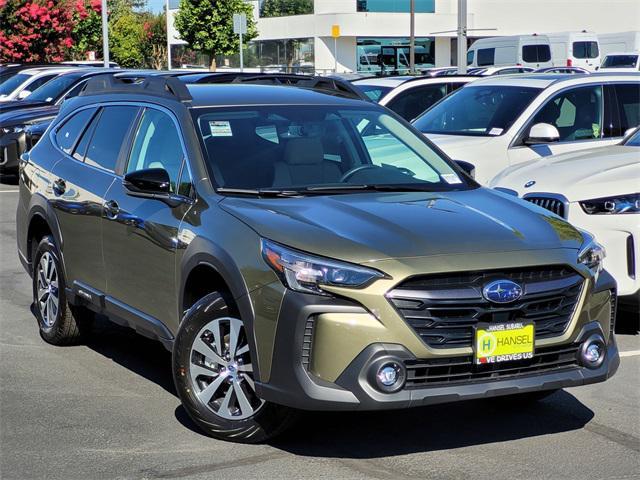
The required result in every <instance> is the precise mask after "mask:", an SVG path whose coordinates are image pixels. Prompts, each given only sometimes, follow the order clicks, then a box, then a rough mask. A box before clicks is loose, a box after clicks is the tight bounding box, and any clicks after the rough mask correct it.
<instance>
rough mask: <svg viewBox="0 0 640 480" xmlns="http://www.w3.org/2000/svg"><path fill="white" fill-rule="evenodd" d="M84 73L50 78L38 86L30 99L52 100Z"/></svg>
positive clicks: (38, 100)
mask: <svg viewBox="0 0 640 480" xmlns="http://www.w3.org/2000/svg"><path fill="white" fill-rule="evenodd" d="M82 75H83V73H78V74H76V75H72V74H69V75H61V76H59V77H57V78H54V79H53V80H49V81H48V82H47V83H45V84H44V85H42V86H41V87H40V88H36V89H35V90H34V91H33V93H31V95H29V101H30V102H32V101H33V102H51V101H53V100H55V99H56V98H57V97H58V96H59V95H61V94H62V93H64V92H65V91H66V90H67V88H68V87H70V86H71V85H73V84H74V83H75V81H76V80H77V79H78V78H80V77H81V76H82Z"/></svg>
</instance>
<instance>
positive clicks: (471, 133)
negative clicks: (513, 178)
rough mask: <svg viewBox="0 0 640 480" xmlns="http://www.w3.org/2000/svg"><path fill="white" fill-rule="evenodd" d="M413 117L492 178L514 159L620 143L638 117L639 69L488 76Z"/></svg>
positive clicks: (481, 177) (483, 178)
mask: <svg viewBox="0 0 640 480" xmlns="http://www.w3.org/2000/svg"><path fill="white" fill-rule="evenodd" d="M413 124H414V126H415V127H417V128H418V129H419V130H420V131H421V132H423V133H425V134H426V136H427V137H428V138H429V139H430V140H432V141H433V142H434V143H435V144H436V145H437V146H438V147H440V148H441V149H442V150H444V152H445V153H447V154H448V155H449V157H451V158H452V159H454V160H464V161H467V162H470V163H472V164H473V165H475V167H476V179H477V180H478V181H479V182H480V183H486V182H488V181H489V180H490V179H491V178H493V177H494V176H495V175H497V174H498V173H499V172H500V171H502V170H503V169H505V168H507V167H509V166H510V165H516V164H518V163H522V162H525V161H527V160H533V159H536V158H541V157H546V156H549V155H554V154H558V153H565V152H573V151H576V150H583V149H587V148H593V147H599V146H605V145H614V144H616V143H619V142H620V140H621V139H622V137H623V136H624V133H625V132H626V131H627V130H628V129H629V128H633V127H635V126H637V125H639V124H640V74H633V73H628V74H627V73H620V74H594V75H539V74H524V75H506V76H496V77H488V78H483V79H479V80H476V81H475V82H472V83H469V84H467V85H465V86H464V87H463V88H460V89H459V90H457V91H455V92H454V93H452V94H451V95H449V96H448V97H446V98H444V99H443V100H442V101H440V102H439V103H437V104H436V105H434V106H433V107H432V108H430V109H429V110H427V111H426V112H425V113H424V114H423V115H421V116H420V117H419V118H417V119H416V120H415V121H414V122H413Z"/></svg>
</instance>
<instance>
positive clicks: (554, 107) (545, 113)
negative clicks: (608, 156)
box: [531, 85, 602, 142]
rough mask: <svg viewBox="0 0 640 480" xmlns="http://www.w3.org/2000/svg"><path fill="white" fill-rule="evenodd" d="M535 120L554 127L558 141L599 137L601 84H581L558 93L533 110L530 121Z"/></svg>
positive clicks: (600, 130) (600, 132)
mask: <svg viewBox="0 0 640 480" xmlns="http://www.w3.org/2000/svg"><path fill="white" fill-rule="evenodd" d="M536 123H548V124H550V125H553V126H554V127H556V128H557V129H558V132H559V133H560V141H561V142H571V141H576V140H591V139H595V138H601V136H602V87H600V86H599V85H597V86H589V87H580V88H573V89H571V90H567V91H565V92H562V93H559V94H558V95H556V96H555V97H553V98H552V99H551V100H549V101H547V103H546V104H545V106H544V107H543V108H542V110H540V111H539V112H538V113H537V114H536V116H535V117H534V119H533V121H532V122H531V125H535V124H536Z"/></svg>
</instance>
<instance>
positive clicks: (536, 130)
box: [524, 123, 560, 145]
mask: <svg viewBox="0 0 640 480" xmlns="http://www.w3.org/2000/svg"><path fill="white" fill-rule="evenodd" d="M558 140H560V132H558V129H557V128H556V127H554V126H553V125H550V124H548V123H536V124H535V125H534V126H533V127H531V130H529V136H528V137H527V138H525V140H524V143H525V145H536V144H539V143H553V142H557V141H558Z"/></svg>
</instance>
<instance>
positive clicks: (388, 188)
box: [304, 183, 435, 194]
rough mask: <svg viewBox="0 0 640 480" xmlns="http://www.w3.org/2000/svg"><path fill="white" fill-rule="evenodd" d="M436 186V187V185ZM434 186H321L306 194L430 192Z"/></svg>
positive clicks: (309, 190) (308, 188) (308, 189)
mask: <svg viewBox="0 0 640 480" xmlns="http://www.w3.org/2000/svg"><path fill="white" fill-rule="evenodd" d="M434 186H435V185H434ZM432 187H433V186H432V185H423V184H420V185H406V184H397V185H394V184H387V183H385V184H378V185H376V184H372V185H369V184H356V185H333V186H331V185H321V186H317V187H306V188H305V189H304V192H307V193H316V192H317V193H318V194H325V193H333V192H338V193H349V192H352V191H356V192H429V191H433V188H432Z"/></svg>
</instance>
